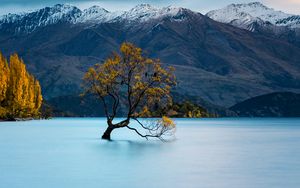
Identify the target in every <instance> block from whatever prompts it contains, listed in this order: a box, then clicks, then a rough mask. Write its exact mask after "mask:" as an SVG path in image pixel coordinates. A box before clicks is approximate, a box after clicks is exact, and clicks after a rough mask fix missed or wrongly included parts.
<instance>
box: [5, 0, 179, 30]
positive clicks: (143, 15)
mask: <svg viewBox="0 0 300 188" xmlns="http://www.w3.org/2000/svg"><path fill="white" fill-rule="evenodd" d="M181 10H182V8H175V7H171V6H170V7H164V8H155V7H152V6H151V5H149V4H140V5H137V6H136V7H134V8H132V9H130V10H128V11H122V12H109V11H107V10H105V9H104V8H102V7H99V6H92V7H90V8H88V9H85V10H80V9H78V8H77V7H75V6H71V5H64V4H57V5H55V6H53V7H46V8H43V9H40V10H37V11H35V12H31V13H24V14H8V15H4V16H1V17H0V29H1V28H5V27H13V28H15V31H16V32H26V33H29V32H32V31H34V30H35V29H36V28H38V27H42V26H46V25H50V24H56V23H61V22H68V23H72V24H76V23H87V24H88V23H96V24H97V23H104V22H117V21H129V22H133V21H137V22H145V21H148V20H151V19H158V18H163V17H166V16H176V15H177V14H178V13H179V12H180V11H181Z"/></svg>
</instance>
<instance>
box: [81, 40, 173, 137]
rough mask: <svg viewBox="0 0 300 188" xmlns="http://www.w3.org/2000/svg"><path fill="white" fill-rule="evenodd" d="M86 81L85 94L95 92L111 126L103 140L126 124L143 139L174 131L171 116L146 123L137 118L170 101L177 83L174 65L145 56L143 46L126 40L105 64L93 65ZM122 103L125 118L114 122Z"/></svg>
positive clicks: (86, 76)
mask: <svg viewBox="0 0 300 188" xmlns="http://www.w3.org/2000/svg"><path fill="white" fill-rule="evenodd" d="M84 81H85V84H84V86H85V89H86V92H85V93H92V94H96V95H97V96H98V98H99V99H100V100H101V101H102V103H103V106H104V111H105V114H106V117H107V124H108V127H107V129H106V131H105V132H104V134H103V136H102V138H103V139H108V140H110V139H111V136H110V135H111V132H112V131H113V130H114V129H117V128H123V127H126V128H128V129H130V130H133V131H135V132H136V133H137V134H138V135H140V136H142V137H144V138H149V137H156V138H159V139H162V140H163V139H164V136H166V135H170V134H172V133H174V130H175V124H174V122H173V121H172V120H171V119H170V118H167V117H163V118H162V119H161V120H157V121H155V122H152V123H147V124H145V123H143V122H142V121H140V120H139V119H138V118H139V117H145V116H147V115H149V114H150V113H149V111H151V110H152V109H153V108H154V106H157V105H166V104H168V103H170V102H171V101H172V98H171V95H170V90H171V88H172V86H174V85H175V84H176V82H175V75H174V68H173V67H167V68H164V67H162V65H161V63H160V61H159V60H157V59H150V58H147V57H145V56H144V55H143V52H142V49H141V48H138V47H136V46H134V45H133V44H131V43H123V44H122V45H121V47H120V53H116V52H114V53H113V55H112V56H111V57H109V58H108V59H106V60H105V62H104V63H103V64H96V65H95V66H94V67H91V68H90V69H89V70H88V72H87V73H86V74H85V76H84ZM120 103H123V106H126V109H127V112H126V113H127V114H126V118H124V120H123V121H120V122H118V123H114V122H113V120H114V118H115V117H116V114H117V111H118V109H119V107H120ZM130 120H135V121H136V122H137V124H138V125H140V128H143V129H146V130H147V133H146V134H142V133H141V132H140V131H139V130H138V129H137V128H134V127H131V126H129V124H130Z"/></svg>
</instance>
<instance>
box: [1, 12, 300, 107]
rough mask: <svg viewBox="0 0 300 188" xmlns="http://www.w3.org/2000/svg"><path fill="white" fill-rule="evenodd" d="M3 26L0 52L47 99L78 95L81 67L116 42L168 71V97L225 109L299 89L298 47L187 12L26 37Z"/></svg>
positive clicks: (48, 28) (56, 28)
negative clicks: (12, 58)
mask: <svg viewBox="0 0 300 188" xmlns="http://www.w3.org/2000/svg"><path fill="white" fill-rule="evenodd" d="M76 14H78V12H76ZM6 26H7V27H6V29H5V28H3V27H2V28H1V29H0V49H1V50H2V51H3V52H4V54H5V55H9V54H10V53H13V52H18V53H19V54H20V55H21V56H22V57H23V59H24V60H25V62H26V63H27V66H28V69H29V70H30V71H31V72H32V73H34V75H35V76H37V78H38V79H39V80H40V81H41V85H42V87H43V92H44V96H45V97H46V99H47V100H51V98H55V97H60V96H66V95H78V94H79V93H80V91H81V88H80V84H81V78H82V76H83V74H84V72H85V71H86V70H87V69H88V67H90V66H92V65H93V64H95V63H98V62H101V61H103V60H104V59H105V58H106V57H107V56H109V55H110V54H111V51H114V50H117V49H118V47H119V45H120V44H121V43H122V42H124V41H130V42H133V43H134V44H136V45H137V46H139V47H141V48H143V49H144V50H146V52H147V54H148V55H149V56H150V57H154V58H160V59H161V60H162V62H163V64H165V65H173V66H175V68H176V75H177V78H178V83H179V84H178V86H177V88H176V92H178V93H180V94H181V95H187V96H199V97H201V98H203V99H204V100H205V101H208V102H210V103H212V104H215V105H220V106H226V107H229V106H232V105H233V104H236V103H237V102H240V101H243V100H245V99H247V98H250V97H253V96H257V95H261V94H266V93H270V92H275V91H294V92H299V91H300V48H299V47H297V46H296V45H293V44H291V43H289V42H286V41H285V40H280V39H278V38H277V39H275V38H273V37H272V36H266V35H263V34H259V33H252V32H249V31H246V30H242V29H238V28H236V27H233V26H230V25H226V24H222V23H218V22H215V21H213V20H211V19H209V18H207V17H205V16H203V15H201V14H199V13H195V12H192V11H190V10H187V9H180V11H178V12H177V13H176V14H172V15H168V16H163V17H155V18H153V19H148V20H146V21H143V22H139V21H126V20H122V19H118V20H115V21H113V22H112V21H111V22H99V23H93V24H91V23H84V22H80V23H73V22H55V23H54V24H49V25H45V26H43V27H38V28H36V29H35V30H34V31H32V32H29V33H17V32H13V31H15V30H14V29H13V25H11V26H9V24H7V25H6ZM7 28H9V29H7Z"/></svg>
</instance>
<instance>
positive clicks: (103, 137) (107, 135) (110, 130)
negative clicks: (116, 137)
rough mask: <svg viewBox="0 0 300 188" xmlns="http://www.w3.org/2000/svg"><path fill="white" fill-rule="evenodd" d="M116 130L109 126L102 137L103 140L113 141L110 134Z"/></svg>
mask: <svg viewBox="0 0 300 188" xmlns="http://www.w3.org/2000/svg"><path fill="white" fill-rule="evenodd" d="M114 129H115V127H114V126H108V127H107V129H106V131H105V132H104V134H103V135H102V139H104V140H111V139H110V134H111V132H112V131H113V130H114Z"/></svg>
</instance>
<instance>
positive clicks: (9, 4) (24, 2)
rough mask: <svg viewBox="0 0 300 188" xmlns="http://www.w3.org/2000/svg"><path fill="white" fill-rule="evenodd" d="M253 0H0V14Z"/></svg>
mask: <svg viewBox="0 0 300 188" xmlns="http://www.w3.org/2000/svg"><path fill="white" fill-rule="evenodd" d="M253 1H255V0H0V15H3V14H7V13H16V12H23V11H25V12H27V11H30V10H35V9H38V8H41V7H45V6H52V5H54V4H57V3H68V4H73V5H76V6H78V7H79V8H82V9H84V8H87V7H90V6H92V5H100V6H102V7H103V8H106V9H107V10H111V11H114V10H127V9H130V8H132V7H133V6H135V5H136V4H140V3H149V4H151V5H154V6H168V5H174V6H180V7H185V8H189V9H192V10H194V11H198V12H201V13H203V14H204V13H206V12H207V11H209V10H213V9H218V8H222V7H224V6H226V5H228V4H230V3H247V2H253ZM256 1H259V2H262V3H263V4H265V5H267V6H269V7H271V8H274V9H277V10H282V11H284V12H288V13H294V14H300V0H256Z"/></svg>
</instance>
